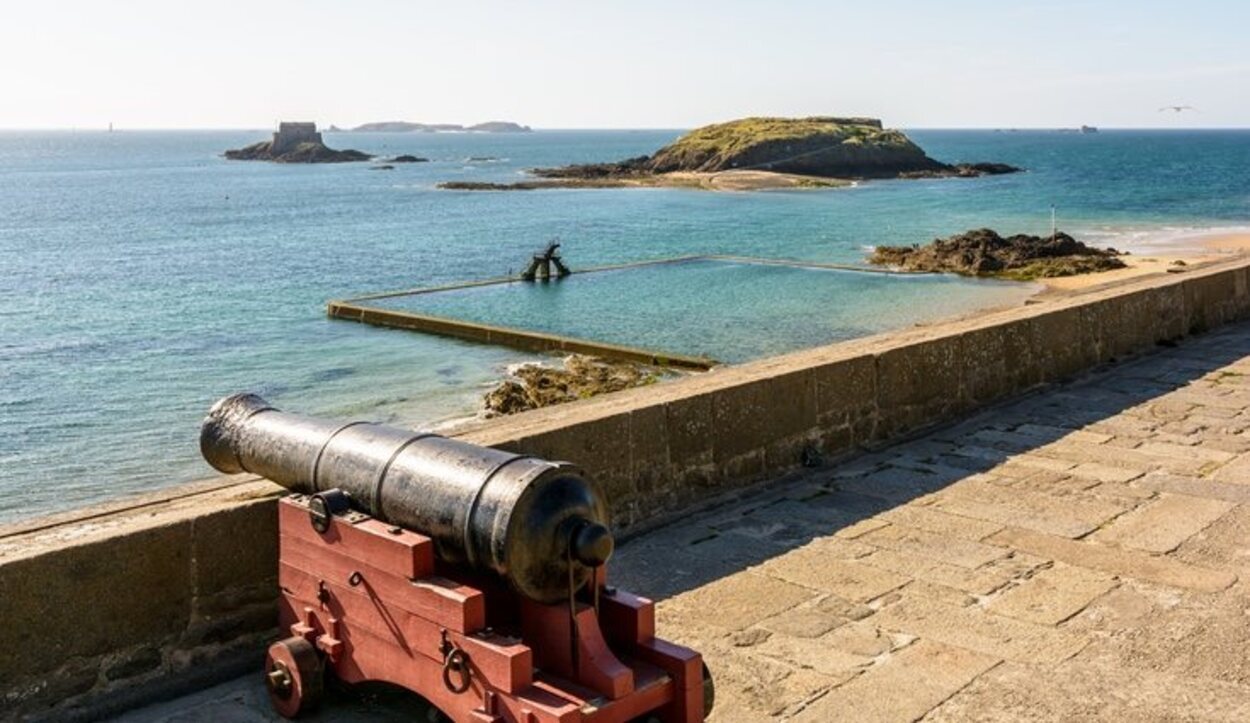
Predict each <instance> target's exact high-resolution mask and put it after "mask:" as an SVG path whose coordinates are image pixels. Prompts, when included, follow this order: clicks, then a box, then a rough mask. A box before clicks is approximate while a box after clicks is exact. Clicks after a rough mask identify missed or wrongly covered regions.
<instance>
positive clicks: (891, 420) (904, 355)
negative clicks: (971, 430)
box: [877, 335, 965, 438]
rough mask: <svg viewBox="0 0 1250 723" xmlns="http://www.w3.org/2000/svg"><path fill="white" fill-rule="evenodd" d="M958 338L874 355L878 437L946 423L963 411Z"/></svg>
mask: <svg viewBox="0 0 1250 723" xmlns="http://www.w3.org/2000/svg"><path fill="white" fill-rule="evenodd" d="M961 344H962V342H961V340H960V338H959V336H958V335H949V336H940V337H937V338H933V339H927V340H924V341H918V342H915V343H912V344H907V345H904V346H898V347H895V348H893V349H887V350H885V351H882V352H881V353H880V354H878V355H877V410H878V413H879V415H880V423H879V427H878V430H877V432H878V435H877V436H878V437H885V438H888V437H893V436H896V435H898V434H902V433H903V432H906V431H909V430H912V429H916V428H918V427H921V426H924V425H927V424H931V423H934V422H938V421H941V420H944V419H950V418H951V417H953V416H955V414H957V413H959V412H960V411H962V410H963V409H964V408H965V403H964V397H963V391H962V389H961V378H962V376H963V373H962V371H961V367H962V362H961V360H960V346H961Z"/></svg>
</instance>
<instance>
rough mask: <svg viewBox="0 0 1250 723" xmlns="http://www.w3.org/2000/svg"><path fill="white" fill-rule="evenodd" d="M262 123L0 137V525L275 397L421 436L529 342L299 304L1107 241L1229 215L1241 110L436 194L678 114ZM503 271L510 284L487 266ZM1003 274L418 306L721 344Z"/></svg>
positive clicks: (832, 275) (569, 292) (139, 478)
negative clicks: (844, 179)
mask: <svg viewBox="0 0 1250 723" xmlns="http://www.w3.org/2000/svg"><path fill="white" fill-rule="evenodd" d="M267 133H268V131H263V130H252V131H128V130H118V131H116V132H111V133H110V132H105V131H95V130H91V131H68V130H66V131H49V132H26V131H4V132H0V523H4V522H12V521H14V520H18V519H22V518H26V517H30V516H34V515H39V514H44V513H50V512H56V511H61V510H66V509H70V508H73V507H77V506H81V505H84V504H89V503H93V502H97V501H102V500H107V499H111V498H116V497H119V496H122V495H127V494H133V493H138V492H144V491H151V490H154V489H158V488H160V487H164V486H168V485H172V484H175V483H179V482H183V481H188V480H193V479H198V478H204V477H209V476H212V474H213V472H212V470H211V469H210V468H209V467H208V466H207V465H206V464H205V463H204V462H203V461H202V460H201V459H200V456H199V450H198V430H199V423H200V420H201V419H202V417H203V415H204V413H205V412H206V411H207V409H208V407H209V406H210V405H211V404H212V402H213V401H214V400H216V399H217V398H219V397H221V396H224V395H227V394H231V393H234V392H238V391H243V390H248V391H254V392H257V393H259V394H262V395H264V396H265V397H266V398H268V399H269V400H270V401H271V402H272V403H274V404H275V405H276V406H279V407H281V408H286V409H290V410H293V411H302V412H307V413H313V414H321V415H330V416H334V417H343V418H363V419H371V420H376V421H383V422H388V423H395V424H402V425H408V426H411V427H414V428H420V429H442V428H446V426H447V425H448V424H451V423H454V422H455V421H457V420H463V419H465V418H468V417H472V416H473V415H474V414H476V413H477V412H478V410H479V407H480V403H481V397H482V394H483V393H484V392H485V391H486V390H487V389H488V388H489V387H490V386H491V385H492V384H493V383H495V382H497V381H498V380H499V379H500V378H501V376H502V375H503V374H504V373H505V370H506V369H507V368H508V367H509V366H510V365H513V364H517V363H521V362H526V361H532V360H536V359H538V358H539V357H537V356H536V355H534V354H532V353H526V352H520V351H516V350H511V349H506V348H499V347H493V346H486V345H480V344H472V343H466V342H459V341H454V340H449V339H442V338H436V337H430V336H425V335H421V334H416V333H411V332H404V331H397V330H387V329H379V328H372V327H366V326H362V325H359V324H355V323H351V322H343V321H333V320H330V319H328V318H327V317H326V315H325V303H326V301H327V300H329V299H336V298H345V297H351V296H355V295H360V294H367V293H371V292H377V291H383V290H388V289H398V288H410V287H420V286H429V285H438V284H447V283H453V282H458V281H465V280H472V279H485V278H491V277H497V276H500V275H504V274H507V273H509V272H515V271H517V270H519V269H520V268H522V267H523V266H524V264H525V262H526V260H527V259H528V258H529V257H530V256H531V254H533V253H534V252H535V251H536V250H538V249H541V248H542V247H543V246H544V245H545V244H547V243H548V242H549V241H551V240H552V239H559V241H560V242H561V244H562V247H561V250H562V252H563V254H564V258H565V260H566V262H567V263H568V264H569V265H571V266H573V267H574V268H578V267H582V268H584V267H589V266H596V265H602V264H615V263H625V262H634V261H643V260H649V259H659V258H666V257H672V256H681V255H691V254H729V255H741V256H753V257H765V258H782V259H794V260H807V261H817V262H837V263H848V264H859V263H862V262H863V259H864V257H865V255H866V254H867V252H868V251H869V250H870V249H871V248H872V247H873V246H875V245H879V244H912V243H924V242H927V241H929V240H931V239H933V238H935V237H938V236H945V235H950V234H952V233H958V232H962V231H965V230H967V229H971V228H979V227H992V228H995V229H997V230H999V231H1001V232H1004V233H1017V232H1028V233H1038V234H1040V233H1048V232H1049V230H1050V224H1051V212H1052V207H1053V208H1054V210H1055V215H1056V218H1057V222H1058V224H1059V227H1060V228H1061V229H1062V230H1065V231H1068V232H1069V233H1072V234H1074V235H1076V236H1077V237H1078V238H1080V239H1082V240H1086V241H1089V242H1092V243H1097V244H1100V245H1110V246H1115V247H1116V248H1120V249H1122V250H1129V251H1131V252H1133V253H1137V254H1149V253H1152V252H1153V253H1161V252H1163V251H1164V250H1172V249H1175V248H1176V247H1177V246H1178V245H1180V244H1183V243H1185V242H1183V241H1180V239H1186V238H1190V237H1193V236H1195V235H1198V234H1205V233H1220V232H1231V231H1240V230H1243V229H1246V228H1250V172H1248V171H1247V169H1250V131H1244V130H1228V131H1221V130H1211V131H1183V130H1170V131H1135V130H1103V131H1101V132H1099V133H1094V134H1077V133H1065V132H1058V131H1010V130H1002V131H990V130H924V129H909V130H908V134H909V135H910V136H911V137H912V138H913V140H915V141H916V142H917V143H919V144H920V145H921V146H922V147H923V148H924V149H925V150H926V151H927V152H928V153H929V154H930V155H931V156H933V157H935V158H938V159H940V160H944V161H948V162H959V161H968V162H974V161H996V162H1004V163H1010V164H1013V165H1017V166H1020V167H1023V168H1025V169H1027V171H1026V172H1024V173H1020V174H1014V175H1008V176H994V177H984V178H978V179H941V180H911V181H871V182H864V183H860V184H857V185H855V186H854V187H851V188H842V189H825V190H803V191H767V192H751V193H713V192H706V191H697V190H688V189H660V188H648V189H586V190H567V189H565V190H536V191H512V192H470V191H445V190H439V189H437V188H436V187H435V186H436V184H437V183H438V182H439V181H446V180H471V181H493V182H507V181H512V180H517V179H519V178H521V177H522V174H523V172H524V170H525V169H527V168H531V167H536V166H551V165H560V164H565V163H575V162H593V161H609V160H617V159H621V158H627V157H631V156H638V155H643V154H647V153H650V152H652V151H654V150H655V149H657V148H659V147H660V146H662V145H663V144H665V143H667V142H669V141H671V140H672V139H674V138H675V137H677V136H678V135H680V133H681V131H680V130H619V131H612V130H549V131H536V132H533V133H525V134H470V133H438V134H434V133H409V134H381V133H379V134H364V133H326V134H325V139H326V142H327V144H328V145H330V146H331V147H334V148H356V149H359V150H363V151H366V152H370V153H375V154H379V155H380V156H392V155H397V154H413V155H417V156H422V157H426V158H429V159H430V160H429V162H428V163H415V164H402V165H396V167H395V168H394V170H373V169H372V167H371V166H372V165H374V164H369V163H357V164H340V165H279V164H270V163H258V162H235V161H226V160H224V159H223V158H222V156H221V153H222V151H224V150H226V149H228V148H237V147H240V146H243V145H246V144H249V143H253V142H255V141H258V140H262V139H264V138H265V137H267ZM505 288H512V287H505ZM1033 290H1034V289H1033V287H1031V286H1029V285H1024V284H1012V283H1003V282H994V281H977V280H969V279H961V278H955V277H949V276H924V277H905V278H904V277H884V276H870V275H867V274H861V273H855V272H835V271H820V270H812V269H794V268H783V267H758V266H753V265H741V264H731V263H723V262H698V263H691V264H684V265H674V266H672V267H665V268H663V269H661V270H652V271H646V270H633V271H630V272H621V273H616V272H613V273H611V274H606V275H602V276H599V275H585V276H582V277H579V276H574V277H571V278H570V279H567V280H565V281H564V282H561V283H560V285H550V286H547V287H541V288H532V289H531V290H529V291H524V290H522V291H521V292H520V293H519V294H517V293H513V294H511V295H510V294H509V293H501V292H500V290H499V289H498V288H495V287H490V288H489V290H487V291H483V292H482V293H480V294H468V295H460V296H453V297H446V298H442V299H439V300H438V301H437V302H431V303H436V304H442V305H444V306H443V307H442V308H441V309H440V310H441V311H442V312H445V313H452V314H459V315H461V316H466V317H472V318H475V319H477V320H481V321H486V322H493V323H508V324H516V325H527V326H529V327H535V328H542V329H544V330H549V331H554V332H556V333H569V334H575V335H578V336H584V337H589V338H596V339H599V340H604V341H613V342H617V343H628V344H633V345H636V346H651V347H656V348H661V349H664V350H667V351H673V352H681V353H693V354H705V355H708V356H711V357H713V358H716V359H719V360H721V361H726V362H742V361H746V360H749V359H753V358H759V357H763V356H769V355H773V354H777V353H782V352H785V351H789V350H793V349H797V348H802V347H805V346H812V345H815V344H821V343H827V342H831V341H836V340H839V339H846V338H853V337H856V336H863V335H865V334H871V333H876V332H879V331H885V330H889V329H894V328H902V327H906V326H910V325H912V324H917V323H926V322H930V321H933V320H935V319H936V318H940V317H944V316H949V315H956V314H968V313H976V312H977V311H978V310H980V309H987V308H992V307H996V306H1002V305H1005V304H1014V303H1020V302H1021V301H1022V300H1023V299H1024V298H1025V297H1026V296H1028V295H1029V294H1031V293H1032V292H1033Z"/></svg>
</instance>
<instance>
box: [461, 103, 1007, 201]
mask: <svg viewBox="0 0 1250 723" xmlns="http://www.w3.org/2000/svg"><path fill="white" fill-rule="evenodd" d="M1019 170H1020V169H1018V168H1015V167H1014V166H1009V165H1006V164H1002V163H961V164H953V165H952V164H947V163H943V162H941V161H937V160H935V159H933V158H930V157H929V156H928V155H926V154H925V152H924V151H923V150H921V148H920V147H919V146H917V145H916V144H915V143H913V142H912V141H911V139H910V138H908V137H907V136H906V135H905V134H904V133H903V132H902V131H899V130H895V129H888V128H884V127H883V126H882V124H881V121H880V120H878V119H876V118H835V117H827V116H820V117H813V118H743V119H740V120H735V121H730V122H728V123H717V124H715V125H710V126H704V127H702V128H699V129H697V130H694V131H691V132H690V133H687V134H686V135H684V136H682V137H681V138H678V139H677V140H676V141H674V142H673V143H671V144H669V145H668V146H665V147H664V148H661V149H660V150H659V151H657V152H656V153H655V154H653V155H650V156H639V157H637V158H629V159H626V160H623V161H617V162H614V163H591V164H578V165H571V166H564V167H561V168H536V169H533V170H532V171H531V173H532V174H533V175H534V176H537V177H538V179H537V180H528V181H520V182H517V183H510V184H497V183H493V184H487V183H474V182H449V183H444V184H440V187H441V188H448V189H462V190H498V189H516V190H526V189H534V188H603V187H620V186H687V187H697V188H710V189H726V190H751V189H759V188H818V187H830V186H840V185H847V184H849V183H850V182H852V181H854V180H857V179H873V178H941V177H971V176H982V175H993V174H1001V173H1014V172H1016V171H1019Z"/></svg>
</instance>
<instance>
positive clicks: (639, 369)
mask: <svg viewBox="0 0 1250 723" xmlns="http://www.w3.org/2000/svg"><path fill="white" fill-rule="evenodd" d="M508 371H509V375H510V378H508V379H505V380H504V381H502V382H500V383H499V385H498V386H496V387H495V388H494V389H492V390H491V391H490V392H488V393H487V394H486V397H485V407H486V414H487V415H488V416H498V415H506V414H516V413H518V412H524V411H526V410H529V409H540V408H542V407H550V406H554V405H556V404H564V403H565V402H575V401H577V400H578V399H585V398H587V397H593V396H595V395H597V394H606V393H608V392H619V391H621V390H622V389H629V388H631V387H640V386H644V385H647V384H654V383H655V382H656V381H658V380H659V379H660V372H659V371H657V370H655V369H652V368H650V367H645V366H641V365H638V364H630V363H626V362H613V361H607V360H605V359H600V358H598V357H592V356H585V355H581V354H573V355H571V356H568V357H566V358H565V359H564V363H563V365H562V366H561V367H552V366H545V365H542V364H537V363H531V364H522V365H519V366H516V367H513V368H511V369H509V370H508Z"/></svg>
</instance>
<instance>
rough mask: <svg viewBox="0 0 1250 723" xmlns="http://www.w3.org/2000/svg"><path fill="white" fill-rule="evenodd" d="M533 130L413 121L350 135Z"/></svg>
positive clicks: (380, 124)
mask: <svg viewBox="0 0 1250 723" xmlns="http://www.w3.org/2000/svg"><path fill="white" fill-rule="evenodd" d="M532 130H533V129H532V128H530V127H529V126H523V125H521V124H520V123H513V122H512V121H487V122H485V123H477V124H475V125H471V126H464V125H460V124H459V123H413V122H412V121H375V122H373V123H364V124H362V125H358V126H356V127H355V128H352V129H350V130H349V131H348V132H350V133H457V132H458V133H464V132H468V133H529V132H531V131H532Z"/></svg>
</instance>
